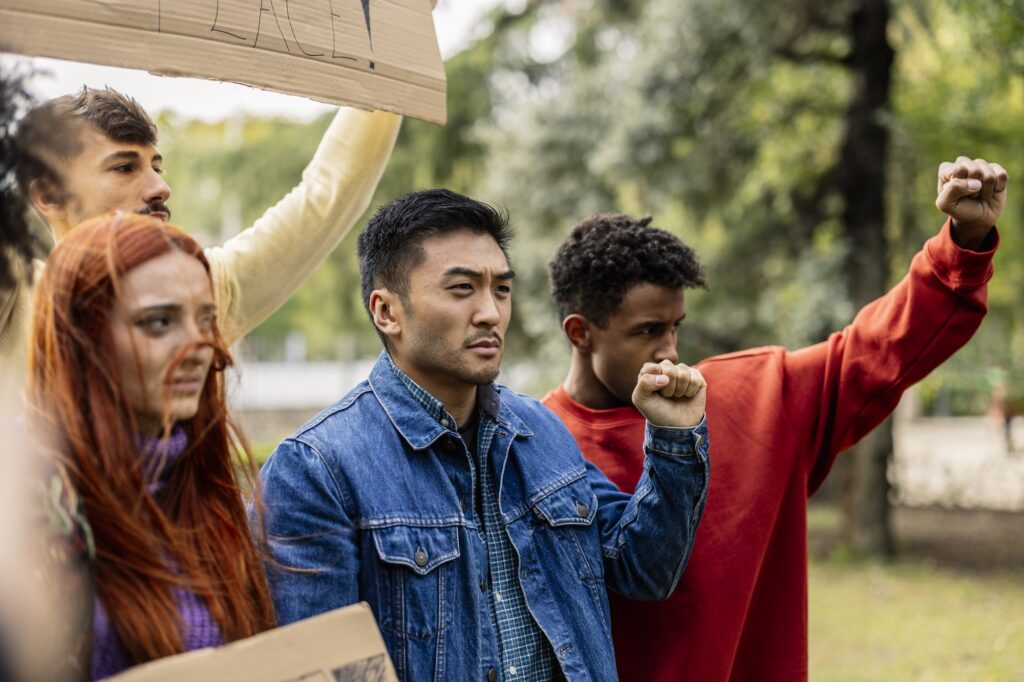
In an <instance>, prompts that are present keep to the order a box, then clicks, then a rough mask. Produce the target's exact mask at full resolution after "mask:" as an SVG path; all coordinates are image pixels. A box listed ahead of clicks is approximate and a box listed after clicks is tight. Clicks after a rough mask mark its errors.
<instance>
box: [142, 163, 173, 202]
mask: <svg viewBox="0 0 1024 682" xmlns="http://www.w3.org/2000/svg"><path fill="white" fill-rule="evenodd" d="M170 198H171V186H170V185H168V184H167V181H166V180H164V176H163V175H161V174H160V173H157V172H156V170H155V169H152V168H151V169H150V170H149V174H148V176H147V178H146V188H145V196H143V201H145V202H146V203H147V204H164V203H167V200H168V199H170Z"/></svg>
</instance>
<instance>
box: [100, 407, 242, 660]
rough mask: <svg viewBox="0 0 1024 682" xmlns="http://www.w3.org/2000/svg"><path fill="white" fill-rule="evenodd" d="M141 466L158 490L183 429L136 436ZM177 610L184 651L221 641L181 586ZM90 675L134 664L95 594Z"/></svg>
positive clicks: (183, 443) (205, 612)
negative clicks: (162, 435)
mask: <svg viewBox="0 0 1024 682" xmlns="http://www.w3.org/2000/svg"><path fill="white" fill-rule="evenodd" d="M140 441H141V443H140V445H141V448H140V449H141V452H142V456H143V458H144V459H145V462H144V468H145V470H146V475H147V477H148V478H149V480H150V483H149V484H148V487H149V491H150V492H151V493H156V492H158V491H159V490H160V487H161V485H162V481H161V480H160V475H161V474H162V473H163V472H164V471H165V470H166V469H167V467H168V466H169V465H170V464H172V463H173V462H174V460H175V459H177V458H178V457H179V456H180V455H181V453H183V452H184V451H185V448H186V447H187V446H188V436H187V434H186V433H185V429H184V428H183V427H182V426H181V425H180V424H176V425H175V427H174V429H173V430H172V431H171V436H170V438H168V439H167V440H163V439H157V438H152V439H150V438H146V439H140ZM174 596H175V598H176V599H177V601H178V610H179V611H180V612H181V619H182V621H183V622H184V624H185V651H192V650H194V649H202V648H205V647H214V646H220V645H221V644H223V643H224V637H223V635H222V634H221V631H220V626H218V625H217V621H216V620H214V618H213V616H212V615H210V611H209V609H207V608H206V604H205V603H204V602H203V600H202V599H200V598H199V597H198V596H196V595H194V594H192V593H191V592H185V591H184V590H178V589H176V590H174ZM92 633H93V638H92V678H93V679H94V680H102V679H103V678H106V677H111V676H112V675H116V674H117V673H119V672H122V671H124V670H126V669H128V668H130V667H132V665H134V664H133V663H132V661H131V659H130V658H129V657H128V652H127V651H125V648H124V645H122V644H121V641H120V640H119V639H118V636H117V633H116V632H115V631H114V626H113V624H112V623H111V622H110V619H109V618H108V617H107V612H106V609H104V608H103V604H102V603H101V602H100V600H99V598H98V597H97V598H96V600H95V608H94V610H93V620H92Z"/></svg>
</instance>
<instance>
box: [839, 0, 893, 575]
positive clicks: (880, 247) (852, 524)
mask: <svg viewBox="0 0 1024 682" xmlns="http://www.w3.org/2000/svg"><path fill="white" fill-rule="evenodd" d="M889 14H890V8H889V2H888V0H861V2H860V3H859V5H858V6H857V7H856V8H854V10H853V12H852V14H851V15H850V21H849V36H850V40H851V46H852V47H851V53H850V68H851V73H852V77H853V93H852V96H851V101H850V106H849V108H848V110H847V112H846V123H847V126H846V136H845V139H844V141H843V146H842V150H841V153H840V159H839V168H838V182H839V187H840V189H841V192H842V195H843V199H844V206H845V207H844V211H843V222H844V229H845V236H846V239H847V242H848V245H849V256H848V260H847V263H846V272H847V278H848V279H847V287H848V291H849V294H850V299H851V301H852V302H853V304H854V306H855V308H856V309H860V308H861V307H863V306H864V305H866V304H867V303H869V302H871V301H872V300H874V299H875V298H878V297H879V296H881V295H882V294H884V293H885V292H886V290H887V289H888V284H889V268H888V263H889V254H888V248H887V243H886V237H885V165H886V157H887V152H888V145H889V130H888V128H887V124H886V122H885V120H884V117H885V114H886V112H887V110H888V107H889V93H890V82H891V69H892V63H893V59H894V56H895V54H894V51H893V48H892V46H891V45H890V44H889V41H888V37H887V35H886V29H887V27H888V23H889ZM891 453H892V425H891V422H889V421H886V422H885V423H884V424H883V425H882V426H880V427H879V428H878V429H876V430H875V431H874V432H873V433H871V434H870V435H868V436H867V437H866V438H865V439H864V440H863V441H862V442H861V443H859V444H858V445H857V446H855V447H854V448H852V449H851V450H850V451H849V452H847V453H846V454H845V455H843V456H841V457H840V460H839V464H840V469H841V471H840V472H837V473H838V474H839V475H840V476H841V477H842V478H843V480H842V483H843V485H842V487H841V489H842V501H841V503H840V507H841V510H842V515H843V520H842V524H841V533H842V538H841V539H842V542H843V544H845V545H847V546H850V547H852V548H853V549H854V550H856V551H858V552H861V553H866V554H871V555H876V556H891V555H892V553H893V542H892V531H891V528H890V522H889V483H888V478H887V471H888V463H889V460H890V457H891Z"/></svg>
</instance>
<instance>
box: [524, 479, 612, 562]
mask: <svg viewBox="0 0 1024 682" xmlns="http://www.w3.org/2000/svg"><path fill="white" fill-rule="evenodd" d="M533 515H534V517H535V518H536V520H537V526H538V529H539V531H540V532H541V533H542V534H543V535H545V536H547V537H549V538H550V539H551V541H552V543H553V544H554V545H555V548H554V549H556V550H557V552H558V556H559V557H560V558H561V560H562V562H563V563H566V564H567V567H568V566H571V567H574V568H575V569H576V571H577V573H578V575H579V576H580V578H582V579H584V580H597V581H600V580H603V579H604V569H603V566H602V564H601V545H600V540H599V538H598V534H597V529H596V528H595V527H594V521H595V519H596V518H597V496H596V495H595V494H594V491H593V490H592V489H591V488H590V483H589V482H588V481H587V479H586V478H579V479H577V480H575V481H572V482H571V483H567V484H566V485H564V486H562V487H561V488H557V489H555V490H554V491H552V492H551V493H549V494H548V495H546V496H545V497H543V498H541V499H540V500H538V501H536V502H534V504H533Z"/></svg>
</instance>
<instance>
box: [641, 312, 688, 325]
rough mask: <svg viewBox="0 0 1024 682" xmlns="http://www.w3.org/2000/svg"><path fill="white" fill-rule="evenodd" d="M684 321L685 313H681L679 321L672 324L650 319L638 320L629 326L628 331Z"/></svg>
mask: <svg viewBox="0 0 1024 682" xmlns="http://www.w3.org/2000/svg"><path fill="white" fill-rule="evenodd" d="M685 319H686V313H683V314H682V316H681V317H680V318H679V319H677V320H675V321H674V322H666V321H665V320H662V319H658V318H653V317H652V318H648V319H646V320H639V321H637V322H634V323H633V324H632V325H630V329H640V328H641V327H657V326H662V325H667V324H679V323H680V322H682V321H683V320H685Z"/></svg>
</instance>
